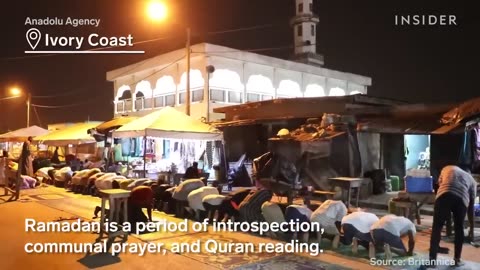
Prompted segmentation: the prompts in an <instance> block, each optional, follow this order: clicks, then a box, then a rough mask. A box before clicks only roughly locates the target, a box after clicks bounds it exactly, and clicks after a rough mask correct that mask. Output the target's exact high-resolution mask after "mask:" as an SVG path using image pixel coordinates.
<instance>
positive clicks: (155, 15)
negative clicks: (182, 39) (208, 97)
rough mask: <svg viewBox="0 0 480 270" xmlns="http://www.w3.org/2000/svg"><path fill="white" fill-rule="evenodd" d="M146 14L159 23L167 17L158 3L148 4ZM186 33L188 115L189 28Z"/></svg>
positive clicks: (187, 107)
mask: <svg viewBox="0 0 480 270" xmlns="http://www.w3.org/2000/svg"><path fill="white" fill-rule="evenodd" d="M147 14H148V16H149V17H150V19H152V20H153V21H159V20H164V19H165V18H166V17H167V14H168V8H167V6H166V5H165V4H164V3H162V2H159V1H152V2H150V3H149V4H148V6H147ZM186 32H187V42H186V45H185V50H186V58H187V67H186V69H187V71H186V73H187V74H186V75H187V81H186V86H185V88H186V89H185V99H186V103H185V107H186V108H185V110H186V114H187V115H190V52H191V49H190V27H187V29H186Z"/></svg>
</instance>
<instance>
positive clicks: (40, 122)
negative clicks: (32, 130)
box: [33, 107, 43, 126]
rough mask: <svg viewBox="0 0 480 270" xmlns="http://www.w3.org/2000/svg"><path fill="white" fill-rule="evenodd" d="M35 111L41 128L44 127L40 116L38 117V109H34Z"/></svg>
mask: <svg viewBox="0 0 480 270" xmlns="http://www.w3.org/2000/svg"><path fill="white" fill-rule="evenodd" d="M33 111H34V112H35V115H36V116H37V121H38V124H40V126H43V125H42V121H41V120H40V116H39V115H38V112H37V108H36V107H33Z"/></svg>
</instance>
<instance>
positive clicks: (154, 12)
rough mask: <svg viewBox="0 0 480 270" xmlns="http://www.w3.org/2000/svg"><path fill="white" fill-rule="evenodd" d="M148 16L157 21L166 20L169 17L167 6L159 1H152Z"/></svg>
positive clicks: (149, 5) (148, 7) (149, 4)
mask: <svg viewBox="0 0 480 270" xmlns="http://www.w3.org/2000/svg"><path fill="white" fill-rule="evenodd" d="M147 12H148V16H149V17H150V18H151V19H152V20H155V21H161V20H164V19H165V18H166V17H167V14H168V9H167V6H166V5H165V4H164V3H162V2H159V1H152V2H150V3H148V6H147Z"/></svg>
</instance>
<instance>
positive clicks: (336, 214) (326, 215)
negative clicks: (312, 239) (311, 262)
mask: <svg viewBox="0 0 480 270" xmlns="http://www.w3.org/2000/svg"><path fill="white" fill-rule="evenodd" d="M346 214H347V207H346V206H345V204H344V203H343V202H342V201H334V200H326V201H325V202H324V203H322V204H321V205H320V206H319V207H318V208H317V209H316V210H315V211H314V212H313V214H312V216H311V218H310V222H312V223H319V224H320V227H321V228H322V229H323V233H324V234H325V236H326V237H327V238H329V239H333V240H332V247H333V248H337V247H338V243H339V241H340V226H341V222H342V219H343V217H344V216H345V215H346ZM317 239H318V241H319V242H321V239H322V233H321V232H317Z"/></svg>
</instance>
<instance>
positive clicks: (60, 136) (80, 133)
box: [33, 122, 101, 161]
mask: <svg viewBox="0 0 480 270" xmlns="http://www.w3.org/2000/svg"><path fill="white" fill-rule="evenodd" d="M99 124H101V122H86V123H78V124H74V125H72V126H69V127H66V128H64V129H61V130H57V131H52V132H50V133H49V134H46V135H42V136H37V137H35V138H33V140H34V142H37V143H41V144H44V145H48V146H53V147H64V148H65V149H64V150H63V152H64V153H65V156H69V155H70V156H76V157H79V156H78V154H79V153H83V154H84V155H85V156H92V155H93V156H98V154H97V152H98V148H97V142H96V140H95V139H94V138H93V137H92V136H90V134H88V130H89V129H92V128H94V127H96V126H98V125H99ZM82 158H83V156H82ZM65 161H67V160H65Z"/></svg>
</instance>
